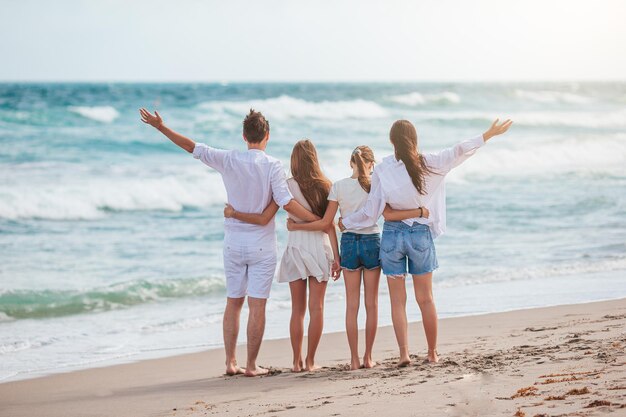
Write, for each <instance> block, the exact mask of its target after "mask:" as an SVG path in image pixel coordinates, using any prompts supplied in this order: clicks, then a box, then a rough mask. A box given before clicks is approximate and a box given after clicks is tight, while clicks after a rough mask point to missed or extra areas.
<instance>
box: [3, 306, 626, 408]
mask: <svg viewBox="0 0 626 417" xmlns="http://www.w3.org/2000/svg"><path fill="white" fill-rule="evenodd" d="M625 324H626V299H624V298H621V299H617V300H609V301H600V302H590V303H584V304H572V305H562V306H554V307H540V308H532V309H526V310H514V311H509V312H501V313H488V314H481V315H472V316H464V317H452V318H445V319H442V320H441V322H440V329H441V333H440V343H439V352H440V354H441V356H442V361H441V363H440V364H439V365H435V366H429V365H426V364H423V363H422V361H423V359H424V357H425V346H426V344H425V341H424V335H423V331H422V328H421V323H420V322H415V323H411V324H410V329H409V336H410V344H411V352H412V353H414V354H415V353H417V356H414V358H415V359H414V361H413V364H412V365H411V366H409V367H408V368H404V369H397V368H395V367H394V366H393V362H394V357H395V356H396V355H397V347H396V342H395V337H394V335H393V329H392V328H391V327H389V326H386V327H381V328H380V329H379V333H378V336H377V340H376V344H375V349H374V358H375V359H376V360H378V361H382V363H381V365H380V366H378V367H376V368H374V369H372V370H360V371H355V372H349V371H347V370H346V365H347V363H348V362H349V360H348V359H349V350H348V347H347V341H346V338H345V333H343V332H337V333H327V334H324V336H323V337H322V341H321V343H320V347H319V350H318V352H319V353H318V361H319V364H320V365H321V366H323V368H322V370H320V371H318V372H315V373H300V374H293V373H291V372H288V369H289V367H290V364H291V347H290V344H289V340H288V339H275V340H268V341H266V342H264V344H263V346H262V348H261V353H260V356H259V363H260V364H261V365H262V366H271V367H272V376H268V377H263V378H262V379H254V378H245V377H239V376H238V377H234V378H226V377H224V376H222V375H221V373H222V372H223V368H224V365H223V360H224V359H223V350H222V349H221V348H216V349H210V350H206V351H202V352H198V353H188V354H183V355H176V356H170V357H165V358H159V359H148V360H142V361H139V362H134V363H127V364H119V365H112V366H106V367H101V368H90V369H85V370H79V371H73V372H69V373H62V374H54V375H49V376H44V377H38V378H33V379H27V380H19V381H9V382H4V383H1V384H0V415H7V416H15V417H18V416H33V415H46V416H57V415H58V416H65V417H67V416H74V415H76V416H100V415H102V416H104V415H106V416H111V415H115V416H126V415H128V416H131V415H132V416H143V415H146V416H148V415H151V416H153V415H162V416H181V415H184V416H187V415H278V413H279V412H280V415H281V416H283V415H291V414H292V415H329V413H330V414H336V415H348V416H349V415H374V414H378V413H380V412H385V410H388V409H386V408H385V407H386V406H387V407H388V404H389V402H390V401H396V400H402V402H403V404H407V405H406V406H403V407H402V409H400V410H398V414H397V415H438V414H445V413H452V415H481V416H482V415H507V413H509V414H508V415H513V413H515V412H516V411H517V409H518V408H519V409H522V410H523V411H524V410H525V411H524V412H526V415H530V416H534V415H536V414H537V415H541V413H544V414H545V413H547V414H545V415H552V414H554V413H557V414H564V413H565V414H567V413H574V412H584V415H587V414H589V413H597V412H602V411H609V410H612V409H615V408H617V407H622V406H623V404H622V403H624V401H623V400H621V401H620V398H621V397H620V396H623V394H624V391H623V390H624V389H626V387H625V386H626V383H625V381H626V372H625V369H624V365H625V364H626V362H625V358H626V355H625V354H624V347H625V346H626V337H625V335H624V331H623V328H624V325H625ZM360 343H361V344H362V343H363V335H362V331H361V334H360ZM238 359H239V362H240V363H245V362H244V359H245V346H240V347H239V348H238ZM550 375H554V376H550ZM329 382H332V385H331V386H332V387H333V388H332V390H329V389H328V387H329V385H328V383H329ZM523 388H528V389H527V390H526V391H521V392H522V394H519V395H517V394H516V393H517V392H518V390H520V389H523ZM573 389H580V390H582V391H583V393H582V394H580V395H575V394H567V393H568V392H570V391H571V390H573ZM366 397H367V398H366ZM551 397H554V398H557V399H550V400H546V398H551ZM558 398H561V399H560V400H559V399H558ZM594 401H595V405H594V406H590V407H589V408H585V407H587V406H589V405H590V404H592V403H594ZM603 401H604V402H603ZM331 407H332V409H333V411H332V412H331V411H330V408H331Z"/></svg>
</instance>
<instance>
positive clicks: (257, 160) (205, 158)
mask: <svg viewBox="0 0 626 417" xmlns="http://www.w3.org/2000/svg"><path fill="white" fill-rule="evenodd" d="M193 157H194V158H196V159H199V160H201V161H202V162H204V163H205V164H206V165H208V166H210V167H211V168H213V169H215V170H216V171H217V172H219V173H220V174H222V180H223V181H224V186H225V187H226V194H227V195H228V203H229V204H230V205H232V206H233V208H234V209H235V210H237V211H240V212H243V213H262V212H263V210H264V209H265V207H267V205H268V204H269V203H270V201H272V198H273V199H274V201H275V202H276V204H278V205H279V206H281V207H282V206H284V205H285V204H287V203H289V201H290V200H291V199H292V198H293V197H292V195H291V193H290V192H289V188H288V186H287V176H286V175H285V171H284V170H283V164H282V163H281V162H280V161H279V160H278V159H276V158H274V157H271V156H269V155H267V154H266V153H265V152H263V151H261V150H258V149H249V150H247V151H235V150H223V149H216V148H212V147H210V146H207V145H205V144H204V143H196V146H195V148H194V150H193ZM224 240H225V241H230V242H233V243H240V244H244V245H245V243H246V242H248V243H249V244H251V245H252V244H253V245H257V244H259V242H262V243H270V242H274V244H275V241H276V234H275V224H274V219H273V218H272V220H271V221H270V222H269V223H268V224H267V225H265V226H260V225H256V224H250V223H245V222H242V221H239V220H237V219H233V218H226V219H224Z"/></svg>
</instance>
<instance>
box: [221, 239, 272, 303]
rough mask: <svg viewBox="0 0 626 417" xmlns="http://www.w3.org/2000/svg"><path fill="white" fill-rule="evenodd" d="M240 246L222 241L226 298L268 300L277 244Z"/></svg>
mask: <svg viewBox="0 0 626 417" xmlns="http://www.w3.org/2000/svg"><path fill="white" fill-rule="evenodd" d="M258 243H261V245H258V246H256V245H255V246H243V245H241V244H233V243H227V242H224V273H225V275H226V296H227V297H229V298H242V297H245V296H246V295H247V296H249V297H254V298H269V296H270V289H271V288H272V281H273V279H274V273H275V272H276V245H275V244H269V245H268V244H267V243H266V242H263V243H266V244H262V242H258Z"/></svg>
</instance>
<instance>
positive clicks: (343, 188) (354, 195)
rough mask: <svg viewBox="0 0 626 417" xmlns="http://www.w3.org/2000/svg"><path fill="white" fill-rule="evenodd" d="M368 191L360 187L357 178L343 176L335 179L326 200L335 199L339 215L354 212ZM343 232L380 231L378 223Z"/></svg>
mask: <svg viewBox="0 0 626 417" xmlns="http://www.w3.org/2000/svg"><path fill="white" fill-rule="evenodd" d="M368 195H369V194H368V193H367V192H366V191H365V190H364V189H363V187H361V184H359V180H358V179H357V178H352V177H349V178H344V179H342V180H339V181H337V182H336V183H334V184H333V186H332V187H331V188H330V193H329V194H328V200H330V201H336V202H337V203H338V204H339V212H340V213H341V217H342V218H345V217H346V216H348V215H350V214H352V213H354V212H355V211H357V210H359V209H360V208H361V207H363V205H364V204H365V202H366V201H367V197H368ZM345 232H350V233H358V234H361V235H369V234H372V233H380V229H379V228H378V225H377V224H376V223H374V225H373V226H368V227H365V228H363V229H346V230H345Z"/></svg>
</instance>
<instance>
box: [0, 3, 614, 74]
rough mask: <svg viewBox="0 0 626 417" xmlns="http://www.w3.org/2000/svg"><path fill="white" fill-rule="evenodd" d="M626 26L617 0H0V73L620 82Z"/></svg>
mask: <svg viewBox="0 0 626 417" xmlns="http://www.w3.org/2000/svg"><path fill="white" fill-rule="evenodd" d="M625 21H626V1H621V0H599V1H590V0H587V1H585V0H523V1H504V0H476V1H470V0H457V1H452V0H421V1H410V0H387V1H370V0H346V1H342V0H334V1H331V0H317V1H307V2H304V1H298V0H263V1H252V0H249V1H242V0H221V1H213V0H205V1H201V0H177V1H173V0H101V1H97V0H90V1H87V0H55V1H45V0H40V1H35V0H0V54H1V55H0V56H2V62H1V65H0V80H2V81H467V80H470V81H473V80H479V81H508V80H556V81H558V80H564V81H565V80H616V79H619V80H624V79H626V52H625V51H626V24H624V22H625Z"/></svg>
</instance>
